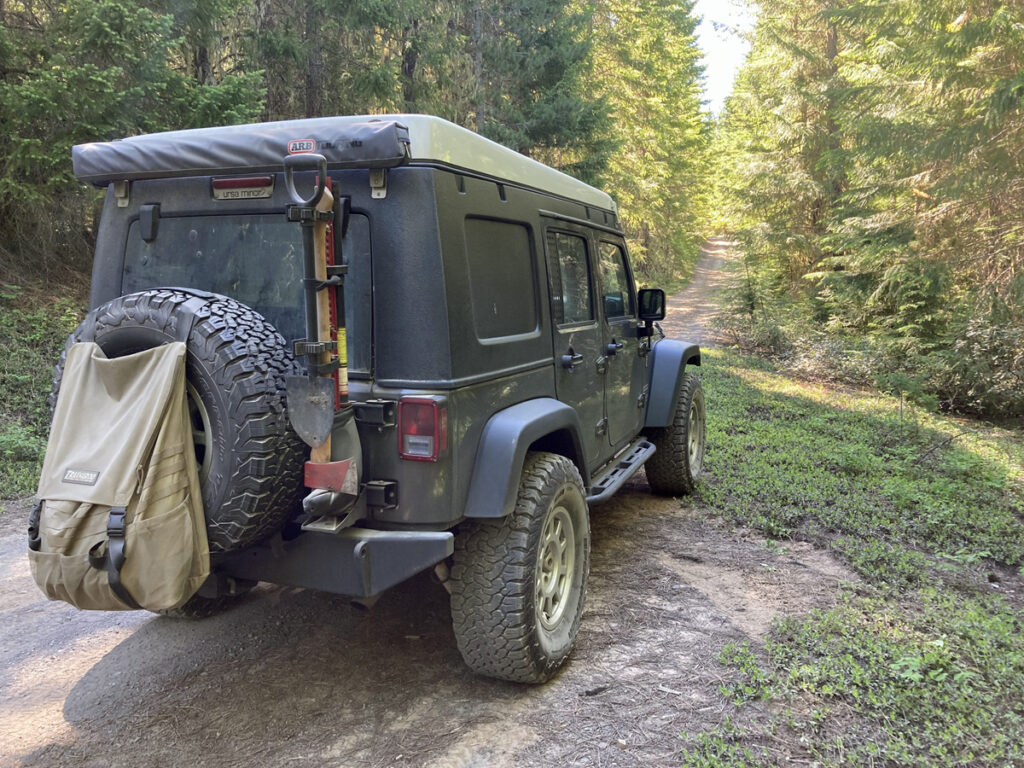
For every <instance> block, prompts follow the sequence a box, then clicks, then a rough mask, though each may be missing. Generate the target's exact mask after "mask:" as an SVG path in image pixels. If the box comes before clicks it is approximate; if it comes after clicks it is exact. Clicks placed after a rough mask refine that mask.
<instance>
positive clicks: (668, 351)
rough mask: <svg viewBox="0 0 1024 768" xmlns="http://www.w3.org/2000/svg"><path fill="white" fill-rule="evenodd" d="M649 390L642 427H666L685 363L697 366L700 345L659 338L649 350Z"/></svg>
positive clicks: (673, 407) (681, 379)
mask: <svg viewBox="0 0 1024 768" xmlns="http://www.w3.org/2000/svg"><path fill="white" fill-rule="evenodd" d="M651 358H652V359H651V380H650V393H649V395H648V397H647V413H646V415H645V417H644V427H645V428H647V427H652V428H658V427H667V426H669V425H670V424H671V423H672V417H673V415H674V414H675V412H676V403H677V401H678V400H679V387H680V385H681V384H682V381H683V373H684V372H685V371H686V366H687V365H700V346H698V345H697V344H692V343H690V342H688V341H676V340H675V339H662V340H661V341H659V342H658V343H657V344H655V345H654V348H653V349H652V350H651Z"/></svg>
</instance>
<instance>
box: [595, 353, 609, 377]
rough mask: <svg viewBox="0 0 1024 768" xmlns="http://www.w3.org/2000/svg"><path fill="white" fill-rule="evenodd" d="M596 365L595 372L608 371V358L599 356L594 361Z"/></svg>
mask: <svg viewBox="0 0 1024 768" xmlns="http://www.w3.org/2000/svg"><path fill="white" fill-rule="evenodd" d="M595 362H596V363H597V372H598V373H604V372H605V371H607V370H608V358H607V357H604V356H601V357H599V358H597V360H596V361H595Z"/></svg>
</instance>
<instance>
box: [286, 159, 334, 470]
mask: <svg viewBox="0 0 1024 768" xmlns="http://www.w3.org/2000/svg"><path fill="white" fill-rule="evenodd" d="M284 170H285V186H286V188H287V190H288V195H289V197H290V198H291V200H292V205H290V206H289V207H288V220H289V221H295V222H297V223H299V224H300V225H301V226H302V245H303V287H304V290H303V294H304V297H305V308H306V338H305V339H302V340H300V341H297V342H295V355H296V357H302V356H304V357H305V358H306V370H307V373H306V375H305V376H288V377H286V378H285V388H286V391H287V394H288V419H289V420H290V421H291V424H292V428H293V429H294V430H295V432H296V433H297V434H298V435H299V437H301V438H302V440H303V441H304V442H305V443H306V444H307V445H308V446H309V447H310V448H311V449H312V450H311V451H310V461H311V462H314V463H324V462H329V461H330V460H331V430H332V428H333V426H334V397H335V382H334V379H333V378H332V376H331V374H332V373H333V371H334V370H335V369H336V367H337V365H336V364H333V363H332V359H333V355H332V353H333V352H334V350H335V348H336V345H335V343H334V342H332V341H331V327H330V300H329V298H328V296H327V292H326V291H323V290H320V288H321V287H322V286H323V284H324V283H325V282H326V281H327V226H328V224H329V223H330V222H331V220H332V219H333V213H332V212H333V210H334V197H333V195H332V194H331V191H330V190H329V189H327V186H326V179H327V160H326V159H325V158H324V157H323V156H322V155H315V154H299V155H289V156H288V157H286V158H285V159H284ZM296 170H307V171H309V170H316V171H317V172H318V176H317V182H316V188H315V190H314V191H313V196H312V197H309V198H304V197H303V196H302V195H301V194H299V192H298V190H297V189H296V188H295V179H294V172H295V171H296Z"/></svg>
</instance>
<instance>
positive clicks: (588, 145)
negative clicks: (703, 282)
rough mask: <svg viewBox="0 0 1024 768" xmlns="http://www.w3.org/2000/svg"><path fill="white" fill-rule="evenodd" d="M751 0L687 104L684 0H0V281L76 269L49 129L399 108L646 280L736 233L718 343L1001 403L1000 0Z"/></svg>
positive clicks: (1011, 198) (85, 212)
mask: <svg viewBox="0 0 1024 768" xmlns="http://www.w3.org/2000/svg"><path fill="white" fill-rule="evenodd" d="M754 13H755V14H756V15H755V18H756V20H757V21H756V26H755V28H754V30H753V32H752V33H751V40H750V42H751V50H750V53H749V55H748V57H747V60H746V62H745V64H744V65H743V67H742V69H741V71H740V73H739V76H738V78H737V80H736V83H735V86H734V89H733V93H732V95H731V96H730V97H729V99H728V100H727V102H726V105H725V107H724V109H723V110H721V112H720V114H712V112H711V111H710V108H709V106H708V104H707V102H706V101H705V100H704V99H705V97H704V96H703V93H702V82H703V77H704V74H703V66H704V65H703V63H702V52H701V49H700V48H699V47H698V44H697V38H696V35H695V30H696V27H697V23H698V18H697V15H696V13H695V9H694V3H693V2H692V0H683V1H682V2H674V1H672V0H573V1H572V2H559V1H558V0H520V1H519V2H517V3H508V2H504V1H503V0H443V1H441V2H438V1H437V0H394V1H393V2H380V1H379V0H255V2H243V1H242V0H0V126H2V130H0V281H2V282H3V284H5V285H8V286H18V287H19V288H26V287H31V286H32V285H33V284H38V283H39V282H40V281H49V282H50V284H51V285H52V284H57V285H60V284H65V285H69V286H75V285H79V286H80V284H81V283H82V282H83V278H80V277H78V276H82V275H86V274H87V273H88V269H89V264H90V259H91V249H92V246H93V242H92V240H93V235H94V230H95V220H96V217H97V215H98V196H97V193H96V192H95V191H94V190H91V189H87V188H85V187H84V186H83V185H81V184H79V183H78V182H76V181H75V179H74V178H73V177H72V176H71V163H70V155H69V149H70V147H71V146H72V145H73V144H76V143H80V142H85V141H93V140H107V139H113V138H118V137H122V136H127V135H133V134H138V133H143V132H152V131H160V130H168V129H176V128H188V127H198V126H207V125H216V124H229V123H238V122H248V121H258V120H279V119H290V118H299V117H306V116H320V115H333V114H363V113H385V112H424V113H431V114H435V115H439V116H441V117H444V118H446V119H449V120H452V121H454V122H457V123H460V124H462V125H464V126H467V127H469V128H471V129H473V130H475V131H478V132H480V133H482V134H484V135H486V136H488V137H490V138H492V139H494V140H496V141H499V142H501V143H503V144H505V145H507V146H510V147H512V148H514V149H516V150H518V151H520V152H523V153H525V154H527V155H529V156H531V157H534V158H536V159H538V160H541V161H543V162H545V163H548V164H550V165H553V166H555V167H557V168H559V169H561V170H563V171H565V172H567V173H570V174H572V175H575V176H577V177H579V178H581V179H583V180H585V181H587V182H589V183H592V184H595V185H597V186H600V187H602V188H603V189H605V190H607V191H608V192H610V193H611V194H612V195H613V196H614V197H615V198H616V199H617V201H618V203H619V206H620V209H621V211H622V213H623V224H624V226H625V227H626V229H627V232H628V234H629V236H630V244H631V249H632V251H633V257H634V260H636V261H637V262H638V264H639V265H640V267H639V272H640V277H641V278H642V279H643V280H645V281H646V282H648V283H657V282H659V281H661V282H662V283H664V282H665V281H666V280H668V281H669V285H671V280H672V279H673V278H676V279H683V278H685V277H686V275H687V271H688V269H689V268H690V267H691V266H692V264H693V263H694V262H695V260H696V257H697V254H698V248H699V245H700V243H701V242H703V240H704V238H705V237H707V236H709V235H713V234H727V235H729V236H731V237H733V238H735V239H736V240H737V241H738V243H739V247H740V249H741V250H742V253H743V258H742V265H741V271H742V279H741V280H740V287H739V288H738V289H737V290H735V291H734V292H733V295H731V297H730V299H729V307H728V310H729V311H728V313H727V318H726V320H725V324H726V325H727V327H728V330H730V331H731V332H733V333H734V334H735V336H736V338H742V339H744V340H745V341H744V343H746V344H749V345H750V346H753V347H756V348H759V350H760V351H762V352H765V353H767V354H769V355H779V356H782V357H786V358H791V359H793V360H798V361H802V362H801V363H800V365H802V366H803V367H805V368H811V369H812V370H811V373H812V374H814V375H822V376H826V377H827V378H833V379H835V378H838V379H840V380H843V381H848V382H851V383H854V384H858V385H866V386H877V387H880V388H881V389H883V390H885V391H891V392H898V393H900V394H901V396H905V397H907V398H909V399H911V400H916V401H917V402H919V403H921V404H923V405H926V406H927V407H932V408H939V409H943V410H950V411H955V412H960V413H966V414H971V415H980V416H983V417H986V418H993V419H997V420H999V419H1005V418H1014V417H1017V416H1019V415H1020V414H1022V413H1024V223H1022V219H1021V215H1020V209H1021V206H1020V203H1021V200H1022V198H1024V171H1022V169H1021V155H1022V152H1024V109H1022V107H1024V102H1022V99H1024V69H1022V67H1024V6H1022V5H1021V4H1020V3H1019V2H1017V1H1016V0H1012V1H1010V2H999V1H997V0H992V1H991V2H990V1H989V0H969V1H967V2H965V1H964V0H884V1H883V0H761V1H760V2H759V3H757V5H756V7H754ZM70 290H71V289H70V288H69V291H70ZM78 290H79V291H80V288H79V289H78ZM815 361H817V362H815ZM823 361H825V362H823Z"/></svg>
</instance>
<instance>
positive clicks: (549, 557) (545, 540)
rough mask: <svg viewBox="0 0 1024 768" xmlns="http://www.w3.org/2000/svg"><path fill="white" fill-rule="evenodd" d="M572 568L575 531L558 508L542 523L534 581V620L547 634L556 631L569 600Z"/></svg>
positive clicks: (564, 511)
mask: <svg viewBox="0 0 1024 768" xmlns="http://www.w3.org/2000/svg"><path fill="white" fill-rule="evenodd" d="M575 567H576V530H575V526H574V525H573V522H572V514H571V513H570V512H569V510H568V509H566V508H565V507H564V506H563V505H562V504H557V505H556V506H555V507H553V508H552V510H551V511H550V512H549V513H548V516H547V519H546V520H545V521H544V529H543V530H542V531H541V538H540V547H539V552H538V553H537V570H536V575H535V579H534V581H535V583H536V612H537V619H538V621H539V622H540V625H541V626H542V627H543V628H544V629H546V630H548V631H549V632H550V631H553V630H555V629H557V628H558V624H559V622H560V621H561V620H562V617H563V616H564V615H565V611H566V607H567V606H568V605H569V601H570V600H571V599H572V591H573V583H572V582H573V572H574V570H575Z"/></svg>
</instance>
